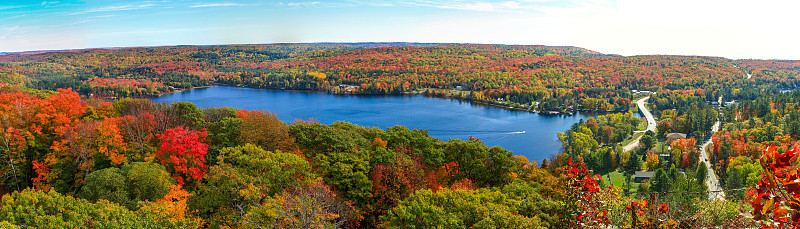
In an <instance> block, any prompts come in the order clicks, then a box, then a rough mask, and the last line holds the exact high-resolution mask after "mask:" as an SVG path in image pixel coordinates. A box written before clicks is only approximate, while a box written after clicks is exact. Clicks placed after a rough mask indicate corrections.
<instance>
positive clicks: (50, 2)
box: [42, 1, 61, 7]
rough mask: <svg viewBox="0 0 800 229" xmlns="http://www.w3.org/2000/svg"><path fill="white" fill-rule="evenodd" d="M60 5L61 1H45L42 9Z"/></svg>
mask: <svg viewBox="0 0 800 229" xmlns="http://www.w3.org/2000/svg"><path fill="white" fill-rule="evenodd" d="M58 3H61V2H59V1H43V2H42V7H47V5H53V4H58Z"/></svg>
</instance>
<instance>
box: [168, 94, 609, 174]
mask: <svg viewBox="0 0 800 229" xmlns="http://www.w3.org/2000/svg"><path fill="white" fill-rule="evenodd" d="M152 100H153V102H157V103H171V102H176V101H188V102H192V103H194V104H196V105H197V106H198V107H200V108H208V107H233V108H240V109H248V110H265V111H271V112H275V113H276V114H277V115H278V117H279V118H280V119H281V120H282V121H284V122H287V123H290V122H294V120H295V119H302V120H308V119H309V118H314V119H317V120H319V121H320V122H321V123H325V124H330V123H333V122H336V121H346V122H350V123H353V124H357V125H360V126H367V127H379V128H384V129H385V128H386V127H391V126H395V125H403V126H406V127H408V128H409V129H425V130H428V133H429V134H430V136H431V137H434V138H438V139H441V140H445V141H446V140H448V139H451V138H453V139H456V138H458V139H469V137H470V136H473V137H475V138H478V139H480V140H481V141H482V142H484V143H485V144H486V145H488V146H490V147H491V146H500V147H503V148H505V149H507V150H510V151H513V152H514V154H515V155H524V156H525V157H527V158H528V159H530V160H536V161H538V162H539V163H541V161H542V159H546V158H549V157H550V156H551V155H553V154H556V153H558V152H559V151H560V149H561V143H560V142H559V141H558V138H557V137H556V132H558V131H562V132H563V131H566V130H567V129H569V127H570V126H571V125H572V124H573V123H576V122H578V121H579V120H580V119H584V120H585V119H587V118H588V117H591V116H596V115H588V114H582V113H578V114H576V115H573V116H545V115H538V114H534V113H529V112H523V111H510V110H506V109H502V108H497V107H491V106H483V105H475V104H471V103H469V102H462V101H458V100H453V99H441V98H429V97H425V96H422V95H401V96H363V95H333V94H328V93H323V92H307V91H284V90H268V89H251V88H241V87H229V86H214V87H209V88H201V89H194V90H191V91H186V92H178V93H173V94H168V95H164V96H160V97H157V98H153V99H152Z"/></svg>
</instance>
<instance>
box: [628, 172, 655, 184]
mask: <svg viewBox="0 0 800 229" xmlns="http://www.w3.org/2000/svg"><path fill="white" fill-rule="evenodd" d="M653 174H655V172H653V171H636V173H635V174H634V175H633V176H634V177H633V182H636V183H642V182H644V181H645V180H650V179H653Z"/></svg>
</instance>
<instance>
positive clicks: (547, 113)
mask: <svg viewBox="0 0 800 229" xmlns="http://www.w3.org/2000/svg"><path fill="white" fill-rule="evenodd" d="M215 86H226V87H241V88H250V89H266V90H279V91H297V92H315V93H326V94H331V95H352V96H398V95H422V96H426V97H430V98H440V99H452V100H458V101H462V102H469V103H471V104H476V105H481V106H489V107H496V108H501V109H504V110H510V111H523V112H529V113H535V114H539V115H543V116H572V115H575V114H576V113H578V112H584V113H598V114H610V113H620V112H627V111H630V110H631V109H630V108H628V109H627V110H614V111H590V110H575V111H574V112H571V113H562V112H560V111H539V110H532V109H529V108H522V107H512V106H508V105H504V104H497V103H493V102H489V101H481V100H472V99H466V98H461V97H454V96H446V95H445V96H434V95H426V94H425V93H424V92H416V91H412V92H403V93H401V94H368V93H363V94H350V93H331V92H327V91H320V90H302V89H286V88H254V87H247V86H236V85H227V84H213V85H210V86H198V87H192V88H189V89H183V90H173V91H170V92H166V93H161V94H158V95H155V96H145V98H148V99H152V98H155V97H160V96H164V95H169V94H174V93H178V92H187V91H191V90H194V89H203V88H210V87H215Z"/></svg>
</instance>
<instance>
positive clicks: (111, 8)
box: [72, 3, 156, 15]
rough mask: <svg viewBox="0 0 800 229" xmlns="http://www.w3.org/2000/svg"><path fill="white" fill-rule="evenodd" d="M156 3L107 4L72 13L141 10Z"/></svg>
mask: <svg viewBox="0 0 800 229" xmlns="http://www.w3.org/2000/svg"><path fill="white" fill-rule="evenodd" d="M155 6H156V5H155V4H152V3H139V4H128V5H119V6H106V7H100V8H95V9H90V10H86V11H81V12H75V13H72V15H78V14H87V13H97V12H113V11H126V10H141V9H148V8H152V7H155Z"/></svg>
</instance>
